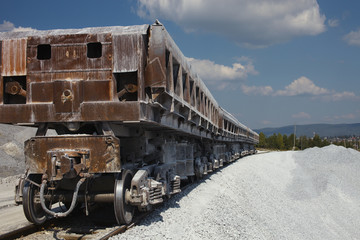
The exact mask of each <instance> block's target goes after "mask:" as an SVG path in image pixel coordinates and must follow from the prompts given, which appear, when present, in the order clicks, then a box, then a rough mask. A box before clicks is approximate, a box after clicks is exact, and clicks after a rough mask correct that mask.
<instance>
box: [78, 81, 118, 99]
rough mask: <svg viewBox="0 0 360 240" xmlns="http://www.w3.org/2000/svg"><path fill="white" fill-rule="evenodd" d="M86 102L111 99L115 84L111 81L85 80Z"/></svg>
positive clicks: (84, 92) (84, 97)
mask: <svg viewBox="0 0 360 240" xmlns="http://www.w3.org/2000/svg"><path fill="white" fill-rule="evenodd" d="M83 86H84V91H83V99H84V102H91V101H111V100H112V95H113V84H112V82H111V81H84V83H83Z"/></svg>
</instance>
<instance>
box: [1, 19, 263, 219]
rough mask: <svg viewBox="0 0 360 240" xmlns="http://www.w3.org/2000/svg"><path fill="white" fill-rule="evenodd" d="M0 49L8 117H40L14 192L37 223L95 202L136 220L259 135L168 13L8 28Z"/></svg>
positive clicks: (34, 120) (30, 120)
mask: <svg viewBox="0 0 360 240" xmlns="http://www.w3.org/2000/svg"><path fill="white" fill-rule="evenodd" d="M0 56H1V58H0V61H1V63H0V66H1V69H0V80H1V81H0V122H1V123H6V124H19V125H28V126H32V127H36V128H37V132H36V136H34V137H32V138H30V139H29V140H27V141H26V142H25V162H26V169H25V175H24V177H23V178H22V181H20V184H19V186H18V188H17V192H16V201H17V202H18V203H22V204H23V208H24V213H25V215H26V217H27V219H28V220H29V221H30V222H33V223H35V224H42V223H43V222H44V221H46V219H47V218H48V216H55V217H61V216H67V215H68V214H69V213H70V212H71V211H73V210H74V209H75V208H79V207H83V208H85V210H86V213H87V212H88V210H89V208H88V206H89V205H90V204H96V203H109V204H113V205H114V212H115V216H116V219H117V222H118V223H119V224H124V223H129V222H131V220H132V217H133V213H134V209H135V208H137V209H138V210H140V211H146V210H149V209H151V206H152V205H154V204H158V203H161V202H162V201H163V199H164V197H165V196H171V195H172V194H174V193H177V192H179V191H180V183H181V181H182V180H187V179H189V178H190V179H192V178H194V177H197V178H200V177H202V176H203V175H204V174H207V173H208V172H210V171H212V170H214V169H216V168H218V167H220V166H222V165H223V163H225V162H230V161H233V160H235V159H237V158H239V157H240V156H242V155H243V154H242V153H250V152H253V151H254V144H256V143H257V142H258V134H256V133H255V132H253V131H252V130H250V129H249V128H247V127H245V126H244V125H242V124H241V123H240V122H239V121H238V120H237V119H235V118H234V117H233V116H232V115H231V114H229V113H228V112H226V111H225V110H223V109H222V108H221V107H220V106H219V105H218V104H217V102H216V101H215V99H214V98H213V96H212V95H211V93H210V92H209V90H208V89H207V88H206V86H205V85H204V83H203V82H202V81H201V79H200V78H199V77H198V76H197V75H196V74H195V73H194V72H193V71H192V69H191V67H190V65H189V64H188V62H187V61H186V58H185V57H184V56H183V54H182V53H181V51H180V50H179V49H178V47H177V46H176V44H175V43H174V41H173V40H172V39H171V37H170V36H169V34H168V33H167V31H166V30H165V28H164V26H163V25H161V24H160V23H159V22H156V23H155V24H153V25H142V26H127V27H99V28H84V29H68V30H49V31H30V32H7V33H0ZM48 129H54V130H55V131H56V133H57V135H55V136H49V135H47V130H48ZM55 202H62V203H63V204H64V205H65V206H66V208H67V209H65V210H64V211H63V212H54V211H53V210H52V209H51V205H52V204H53V203H55Z"/></svg>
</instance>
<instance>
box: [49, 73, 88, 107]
mask: <svg viewBox="0 0 360 240" xmlns="http://www.w3.org/2000/svg"><path fill="white" fill-rule="evenodd" d="M53 85H54V88H53V89H54V94H53V95H54V100H53V102H54V105H55V112H56V113H70V112H80V103H81V102H82V101H83V81H81V80H65V81H63V80H57V81H54V82H53Z"/></svg>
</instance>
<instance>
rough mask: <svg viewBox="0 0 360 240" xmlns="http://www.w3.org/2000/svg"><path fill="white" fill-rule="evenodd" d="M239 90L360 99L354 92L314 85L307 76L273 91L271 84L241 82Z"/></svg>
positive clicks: (319, 97) (314, 97) (333, 99)
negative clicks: (253, 84)
mask: <svg viewBox="0 0 360 240" xmlns="http://www.w3.org/2000/svg"><path fill="white" fill-rule="evenodd" d="M241 90H242V92H243V93H244V94H247V95H258V96H288V97H292V96H311V97H312V98H311V99H313V100H317V99H321V100H323V101H326V102H330V101H333V102H337V101H344V100H360V97H359V96H356V94H355V93H354V92H349V91H343V92H336V91H335V90H329V89H326V88H322V87H319V86H316V85H315V83H314V82H313V81H311V80H310V79H308V78H307V77H304V76H303V77H300V78H298V79H296V80H294V81H293V82H292V83H290V84H289V85H287V86H285V88H284V89H283V90H277V91H274V90H273V88H272V87H271V86H247V85H245V84H243V85H242V86H241Z"/></svg>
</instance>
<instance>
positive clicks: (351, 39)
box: [344, 28, 360, 46]
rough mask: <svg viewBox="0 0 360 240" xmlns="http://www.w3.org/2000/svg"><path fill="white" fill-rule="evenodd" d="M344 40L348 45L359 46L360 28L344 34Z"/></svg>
mask: <svg viewBox="0 0 360 240" xmlns="http://www.w3.org/2000/svg"><path fill="white" fill-rule="evenodd" d="M344 40H345V41H346V42H347V43H348V44H349V45H355V46H360V28H359V29H358V30H357V31H351V32H350V33H348V34H346V35H345V36H344Z"/></svg>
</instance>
